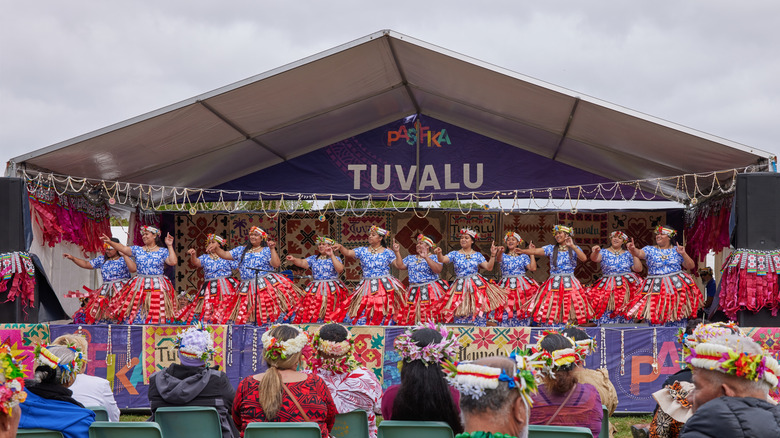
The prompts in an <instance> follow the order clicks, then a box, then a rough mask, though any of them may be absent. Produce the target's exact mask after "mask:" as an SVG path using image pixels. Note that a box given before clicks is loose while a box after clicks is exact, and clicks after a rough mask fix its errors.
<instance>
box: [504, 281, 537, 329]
mask: <svg viewBox="0 0 780 438" xmlns="http://www.w3.org/2000/svg"><path fill="white" fill-rule="evenodd" d="M498 285H499V286H500V287H502V288H504V289H506V290H507V292H508V294H507V296H506V304H504V308H503V309H499V310H497V311H496V312H495V313H496V315H497V316H498V318H499V321H500V320H501V319H500V318H503V317H504V312H506V314H507V317H508V318H517V319H522V318H527V317H528V309H527V308H526V306H525V304H526V303H527V302H528V301H529V300H530V299H531V298H533V296H534V294H535V293H536V291H538V290H539V283H537V282H536V281H535V280H533V279H531V278H528V277H526V276H525V275H512V276H506V277H503V278H501V281H499V282H498Z"/></svg>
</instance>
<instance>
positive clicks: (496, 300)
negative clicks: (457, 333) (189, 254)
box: [439, 274, 509, 323]
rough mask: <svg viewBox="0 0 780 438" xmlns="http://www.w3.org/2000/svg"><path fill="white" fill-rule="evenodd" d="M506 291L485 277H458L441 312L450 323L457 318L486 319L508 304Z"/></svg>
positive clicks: (448, 291) (442, 316) (443, 318)
mask: <svg viewBox="0 0 780 438" xmlns="http://www.w3.org/2000/svg"><path fill="white" fill-rule="evenodd" d="M508 293H509V292H508V291H507V290H506V289H502V288H500V287H498V286H496V285H495V284H492V283H490V282H488V281H487V280H485V277H483V276H481V275H479V274H474V275H470V276H468V277H458V278H456V279H455V281H453V282H452V285H450V288H449V289H448V290H447V292H446V294H445V298H444V299H443V300H442V305H441V308H440V310H439V313H440V314H441V318H442V320H443V321H444V322H447V323H450V322H452V321H453V320H454V319H455V318H464V317H469V318H471V319H472V320H473V319H475V318H480V317H484V316H485V315H487V314H488V313H489V312H491V311H492V310H496V309H498V308H499V307H502V306H503V305H504V304H505V303H506V298H507V294H508Z"/></svg>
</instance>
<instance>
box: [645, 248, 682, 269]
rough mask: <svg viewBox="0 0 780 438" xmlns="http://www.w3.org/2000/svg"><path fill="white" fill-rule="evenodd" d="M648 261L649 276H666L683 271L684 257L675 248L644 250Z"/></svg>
mask: <svg viewBox="0 0 780 438" xmlns="http://www.w3.org/2000/svg"><path fill="white" fill-rule="evenodd" d="M642 251H644V252H645V260H647V275H665V274H671V273H674V272H677V271H681V270H682V263H683V256H681V255H680V254H679V253H678V252H677V250H676V249H675V248H674V247H671V248H668V249H660V248H658V247H657V246H646V247H644V248H642Z"/></svg>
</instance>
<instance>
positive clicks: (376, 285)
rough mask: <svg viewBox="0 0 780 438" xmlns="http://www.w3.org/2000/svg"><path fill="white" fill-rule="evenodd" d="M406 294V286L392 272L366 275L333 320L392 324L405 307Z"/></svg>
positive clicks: (368, 323) (334, 314)
mask: <svg viewBox="0 0 780 438" xmlns="http://www.w3.org/2000/svg"><path fill="white" fill-rule="evenodd" d="M405 295H406V289H405V288H404V285H403V284H401V282H400V281H399V280H398V279H397V278H395V277H393V276H392V275H387V276H384V277H373V278H364V279H362V280H360V283H359V284H358V286H357V287H356V288H355V292H354V293H353V294H352V295H351V296H349V297H347V299H346V300H344V301H343V302H342V303H341V305H340V306H339V307H340V308H339V309H338V310H336V311H335V312H333V314H332V315H331V319H332V320H333V321H337V322H342V321H344V320H345V319H346V318H347V317H349V320H350V321H351V322H352V324H358V325H359V324H360V323H361V322H362V321H361V320H362V319H363V318H365V324H366V325H389V324H392V323H394V321H393V316H395V313H396V311H397V310H398V309H400V308H402V307H403V302H404V296H405Z"/></svg>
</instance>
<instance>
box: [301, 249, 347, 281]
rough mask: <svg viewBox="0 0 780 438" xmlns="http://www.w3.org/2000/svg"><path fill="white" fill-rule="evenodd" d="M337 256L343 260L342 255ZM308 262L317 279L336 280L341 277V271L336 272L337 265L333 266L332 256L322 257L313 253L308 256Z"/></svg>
mask: <svg viewBox="0 0 780 438" xmlns="http://www.w3.org/2000/svg"><path fill="white" fill-rule="evenodd" d="M336 258H337V259H339V261H341V257H338V256H336ZM306 262H307V263H308V264H309V269H311V275H312V277H314V279H315V280H335V279H337V278H339V273H338V272H336V267H335V266H333V260H331V259H330V257H326V258H324V259H321V258H319V256H316V255H313V256H309V257H306ZM342 263H343V262H342Z"/></svg>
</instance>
